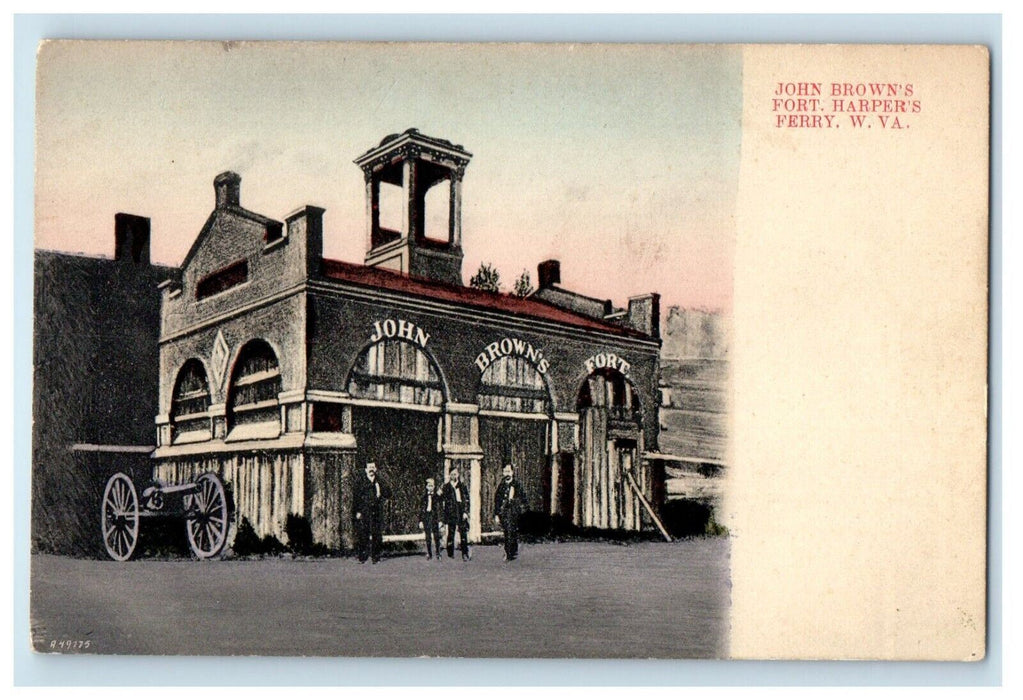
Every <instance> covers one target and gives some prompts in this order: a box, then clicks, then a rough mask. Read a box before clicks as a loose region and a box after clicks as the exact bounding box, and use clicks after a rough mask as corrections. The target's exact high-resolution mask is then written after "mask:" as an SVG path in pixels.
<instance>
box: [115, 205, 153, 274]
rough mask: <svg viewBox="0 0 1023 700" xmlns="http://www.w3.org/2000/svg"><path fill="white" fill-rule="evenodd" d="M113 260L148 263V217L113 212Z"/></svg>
mask: <svg viewBox="0 0 1023 700" xmlns="http://www.w3.org/2000/svg"><path fill="white" fill-rule="evenodd" d="M114 260H124V261H128V260H131V261H133V262H136V263H144V264H149V219H148V218H146V217H144V216H135V215H134V214H114Z"/></svg>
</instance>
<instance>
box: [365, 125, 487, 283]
mask: <svg viewBox="0 0 1023 700" xmlns="http://www.w3.org/2000/svg"><path fill="white" fill-rule="evenodd" d="M470 158H472V154H471V153H469V152H468V151H466V150H465V149H464V148H462V147H461V146H459V145H457V144H453V143H451V142H450V141H445V140H444V139H438V138H434V137H432V136H426V135H424V134H420V133H419V130H418V129H408V130H406V131H404V132H402V133H400V134H391V135H390V136H387V137H385V138H384V139H383V140H382V141H381V142H380V144H379V145H378V146H376V147H375V148H372V149H370V150H369V151H367V152H366V153H364V154H362V155H361V156H359V157H358V158H356V160H355V164H356V165H358V166H359V167H360V168H362V173H363V176H364V177H365V180H366V237H367V253H366V264H367V265H370V266H373V267H382V268H387V269H390V270H395V271H397V272H401V273H404V274H410V275H415V276H417V277H425V278H428V279H434V280H438V281H440V282H447V283H449V284H457V285H461V284H462V176H463V175H464V174H465V166H466V165H468V163H469V159H470ZM382 186H383V187H390V188H393V189H392V191H394V192H396V190H400V195H397V196H398V197H400V215H399V214H397V213H395V215H394V218H392V219H391V222H390V227H387V226H384V225H382V224H381V211H380V210H381V187H382ZM435 187H440V188H444V189H443V190H442V191H441V192H440V193H439V194H445V195H446V197H445V198H446V201H447V211H446V214H447V216H446V217H444V216H443V214H444V212H443V211H441V212H432V213H431V215H430V216H427V211H426V210H427V205H428V204H429V205H430V206H431V207H437V206H439V207H443V203H442V202H438V200H437V198H435V196H434V194H430V197H429V198H428V197H427V194H428V193H429V192H430V191H431V190H432V189H433V188H435ZM434 193H437V191H436V190H434ZM433 213H439V214H441V215H442V216H438V217H435V216H433V215H432V214H433ZM438 220H439V221H441V223H438ZM444 221H446V226H445V225H444V223H443V222H444Z"/></svg>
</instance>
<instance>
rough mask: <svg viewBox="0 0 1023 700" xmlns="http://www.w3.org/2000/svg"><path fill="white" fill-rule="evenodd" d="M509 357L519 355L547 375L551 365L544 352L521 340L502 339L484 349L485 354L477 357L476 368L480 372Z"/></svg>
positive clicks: (482, 353)
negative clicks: (494, 362) (495, 361)
mask: <svg viewBox="0 0 1023 700" xmlns="http://www.w3.org/2000/svg"><path fill="white" fill-rule="evenodd" d="M507 355H519V356H521V357H524V358H526V359H527V360H529V361H530V362H532V363H533V366H535V367H536V371H537V372H539V373H540V374H546V373H547V369H548V368H549V367H550V366H551V363H550V362H549V361H548V360H547V358H546V357H544V356H543V350H537V349H536V348H534V347H533V346H532V345H530V344H529V343H527V342H526V341H524V340H521V339H519V338H501V339H500V340H497V341H495V342H493V343H490V344H489V345H487V346H486V348H484V350H483V352H481V353H480V354H479V355H477V356H476V366H477V367H479V370H480V372H482V371H483V370H485V369H486V368H487V367H489V366H490V363H491V362H493V361H494V360H496V359H498V358H500V357H505V356H507Z"/></svg>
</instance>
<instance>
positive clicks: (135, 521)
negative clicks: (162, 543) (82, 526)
mask: <svg viewBox="0 0 1023 700" xmlns="http://www.w3.org/2000/svg"><path fill="white" fill-rule="evenodd" d="M101 517H102V519H103V523H102V526H103V546H105V547H106V549H107V554H109V555H110V558H111V559H115V560H117V561H127V560H128V559H130V558H131V555H132V554H134V553H135V545H137V544H138V541H139V496H138V493H137V492H136V491H135V484H133V483H132V481H131V479H130V478H128V476H127V475H125V474H122V473H120V472H118V473H117V474H114V475H113V476H112V477H110V478H109V479H108V480H107V487H106V488H105V489H104V490H103V505H102V507H101Z"/></svg>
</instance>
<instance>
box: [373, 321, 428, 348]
mask: <svg viewBox="0 0 1023 700" xmlns="http://www.w3.org/2000/svg"><path fill="white" fill-rule="evenodd" d="M384 338H404V339H405V340H408V341H411V342H413V343H415V344H416V345H418V346H419V347H421V348H425V347H426V343H427V342H428V341H429V340H430V334H429V333H427V332H426V331H424V330H423V329H422V328H420V327H419V326H417V325H416V324H414V323H412V322H411V321H406V320H404V319H401V318H399V319H397V320H395V319H393V318H389V319H387V320H386V321H374V322H373V335H371V336H370V337H369V339H370V342H373V343H379V342H380V341H381V340H383V339H384Z"/></svg>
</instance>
